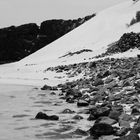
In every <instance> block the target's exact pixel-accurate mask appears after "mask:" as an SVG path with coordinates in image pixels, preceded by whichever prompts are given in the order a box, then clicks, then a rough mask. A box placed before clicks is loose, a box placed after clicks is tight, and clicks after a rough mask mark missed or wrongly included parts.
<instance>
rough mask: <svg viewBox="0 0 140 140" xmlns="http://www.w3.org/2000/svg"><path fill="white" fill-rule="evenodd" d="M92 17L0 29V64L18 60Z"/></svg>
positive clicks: (48, 21)
mask: <svg viewBox="0 0 140 140" xmlns="http://www.w3.org/2000/svg"><path fill="white" fill-rule="evenodd" d="M94 16H95V14H93V15H90V16H86V17H84V18H79V19H74V20H62V19H60V20H47V21H44V22H42V23H41V25H40V27H39V26H38V25H37V24H35V23H29V24H24V25H21V26H17V27H16V26H11V27H7V28H3V29H0V63H8V62H14V61H18V60H20V59H22V58H24V57H26V56H28V55H30V54H31V53H33V52H35V51H37V50H39V49H40V48H42V47H44V46H46V45H48V44H49V43H51V42H53V41H54V40H56V39H58V38H60V37H61V36H63V35H65V34H66V33H68V32H69V31H71V30H73V29H75V28H76V27H78V26H80V25H81V24H83V23H84V22H86V21H87V20H89V19H91V18H92V17H94Z"/></svg>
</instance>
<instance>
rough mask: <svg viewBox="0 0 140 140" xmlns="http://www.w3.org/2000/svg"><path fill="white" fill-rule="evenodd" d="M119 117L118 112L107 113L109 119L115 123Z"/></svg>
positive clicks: (119, 113)
mask: <svg viewBox="0 0 140 140" xmlns="http://www.w3.org/2000/svg"><path fill="white" fill-rule="evenodd" d="M120 115H121V112H119V111H110V113H109V117H110V118H111V119H114V120H116V121H118V119H119V116H120Z"/></svg>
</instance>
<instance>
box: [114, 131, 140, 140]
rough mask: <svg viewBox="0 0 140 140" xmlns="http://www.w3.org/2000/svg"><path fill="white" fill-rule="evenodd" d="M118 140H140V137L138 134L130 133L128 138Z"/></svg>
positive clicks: (123, 137)
mask: <svg viewBox="0 0 140 140" xmlns="http://www.w3.org/2000/svg"><path fill="white" fill-rule="evenodd" d="M117 140H140V139H139V136H138V135H137V134H136V133H130V134H129V135H127V136H122V137H121V138H119V139H117Z"/></svg>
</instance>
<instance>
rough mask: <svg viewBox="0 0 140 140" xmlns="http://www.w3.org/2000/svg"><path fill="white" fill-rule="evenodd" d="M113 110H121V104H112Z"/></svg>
mask: <svg viewBox="0 0 140 140" xmlns="http://www.w3.org/2000/svg"><path fill="white" fill-rule="evenodd" d="M112 110H113V111H118V112H121V113H122V112H123V106H122V105H114V106H112Z"/></svg>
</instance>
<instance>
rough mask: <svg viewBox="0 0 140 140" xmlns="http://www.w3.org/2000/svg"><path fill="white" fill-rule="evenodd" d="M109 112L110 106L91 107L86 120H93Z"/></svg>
mask: <svg viewBox="0 0 140 140" xmlns="http://www.w3.org/2000/svg"><path fill="white" fill-rule="evenodd" d="M109 113H110V108H108V107H98V108H93V109H91V113H90V116H89V117H88V120H89V121H91V120H95V119H98V118H99V117H102V116H108V115H109Z"/></svg>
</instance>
